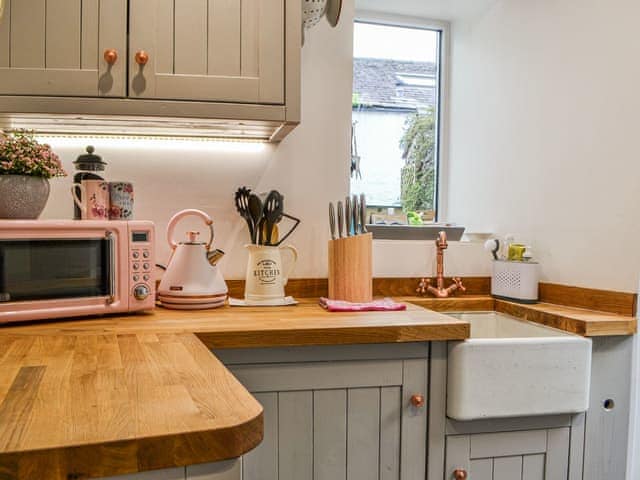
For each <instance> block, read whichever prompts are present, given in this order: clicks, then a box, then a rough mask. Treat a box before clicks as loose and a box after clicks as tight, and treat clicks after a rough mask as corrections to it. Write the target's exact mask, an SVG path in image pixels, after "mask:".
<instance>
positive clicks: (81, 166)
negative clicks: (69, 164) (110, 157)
mask: <svg viewBox="0 0 640 480" xmlns="http://www.w3.org/2000/svg"><path fill="white" fill-rule="evenodd" d="M86 151H87V153H85V154H82V155H80V156H79V157H78V158H77V159H76V160H75V161H74V162H73V164H74V165H75V167H76V170H78V173H76V174H75V175H74V176H73V183H81V182H82V180H104V178H102V177H101V176H100V175H98V174H96V173H94V172H102V171H104V167H105V165H106V163H105V162H103V161H102V158H101V157H100V156H99V155H94V153H93V152H95V148H93V146H91V145H89V146H88V147H87V150H86ZM75 190H76V194H77V195H78V198H79V199H80V200H82V193H81V191H80V189H79V188H78V187H76V188H75ZM81 218H82V212H81V211H80V207H78V205H77V204H76V203H75V202H74V203H73V219H74V220H80V219H81Z"/></svg>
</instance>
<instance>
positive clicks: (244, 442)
mask: <svg viewBox="0 0 640 480" xmlns="http://www.w3.org/2000/svg"><path fill="white" fill-rule="evenodd" d="M468 336H469V324H468V323H467V322H464V321H460V320H456V319H454V318H451V317H447V316H445V315H441V314H439V313H436V312H433V311H429V310H425V309H423V308H420V307H417V306H415V305H408V308H407V310H406V311H404V312H366V313H328V312H326V311H324V310H323V309H322V308H320V307H319V306H318V305H317V303H316V300H306V301H302V302H301V304H300V305H297V306H292V307H272V308H253V307H233V308H232V307H224V308H221V309H217V310H208V311H197V312H195V311H191V312H188V311H174V310H165V309H157V310H156V311H155V312H153V313H148V314H143V315H130V316H114V317H102V318H94V319H82V320H72V321H57V322H54V323H34V324H29V325H24V324H23V325H15V326H4V327H0V478H2V479H18V480H22V479H29V480H32V479H35V478H38V479H43V480H44V479H53V480H68V479H70V478H72V479H81V478H95V477H102V476H112V475H119V474H124V473H130V472H137V471H144V470H152V469H157V468H168V467H173V466H181V465H189V464H194V463H203V462H212V461H217V460H222V459H226V458H233V457H238V456H240V455H242V454H243V453H245V452H247V451H249V450H250V449H252V448H253V447H255V446H256V445H257V444H258V443H259V442H260V440H261V439H262V407H261V406H260V405H259V403H258V402H257V401H256V400H255V399H254V398H253V397H252V396H251V395H250V394H249V393H248V392H247V391H246V390H245V389H244V387H243V386H242V385H241V384H240V383H239V382H238V381H237V380H236V379H235V378H234V377H233V376H232V375H231V373H230V372H229V371H228V370H227V369H226V368H225V367H224V365H222V364H221V363H220V361H219V360H218V359H217V358H216V357H215V356H214V355H213V354H212V353H211V352H210V351H209V349H208V348H232V347H268V346H284V345H286V346H294V345H329V344H330V345H337V344H349V343H351V344H355V343H396V342H417V341H429V340H454V339H464V338H467V337H468Z"/></svg>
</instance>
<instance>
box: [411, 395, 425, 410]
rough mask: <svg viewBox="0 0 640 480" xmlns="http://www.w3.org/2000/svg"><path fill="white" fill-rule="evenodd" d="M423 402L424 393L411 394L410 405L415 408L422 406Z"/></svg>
mask: <svg viewBox="0 0 640 480" xmlns="http://www.w3.org/2000/svg"><path fill="white" fill-rule="evenodd" d="M424 404H425V401H424V395H419V394H415V395H411V405H413V406H414V407H417V408H421V407H424Z"/></svg>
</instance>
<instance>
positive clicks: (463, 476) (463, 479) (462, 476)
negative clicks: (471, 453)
mask: <svg viewBox="0 0 640 480" xmlns="http://www.w3.org/2000/svg"><path fill="white" fill-rule="evenodd" d="M453 478H455V479H456V480H467V471H466V470H464V469H462V468H458V469H456V470H454V471H453Z"/></svg>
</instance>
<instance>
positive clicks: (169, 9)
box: [129, 0, 285, 104]
mask: <svg viewBox="0 0 640 480" xmlns="http://www.w3.org/2000/svg"><path fill="white" fill-rule="evenodd" d="M129 4H130V22H131V23H130V37H129V39H130V46H129V50H130V58H129V69H130V71H129V81H130V88H129V96H130V97H131V98H146V99H153V98H157V99H167V100H202V101H221V102H240V103H256V104H284V85H285V83H284V72H285V62H284V54H285V0H243V1H242V2H239V1H237V0H180V1H179V2H176V1H175V0H130V1H129ZM142 51H144V52H146V53H147V55H148V61H147V63H146V64H145V65H144V66H140V65H139V64H138V63H137V62H136V58H135V56H136V53H138V52H142Z"/></svg>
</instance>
